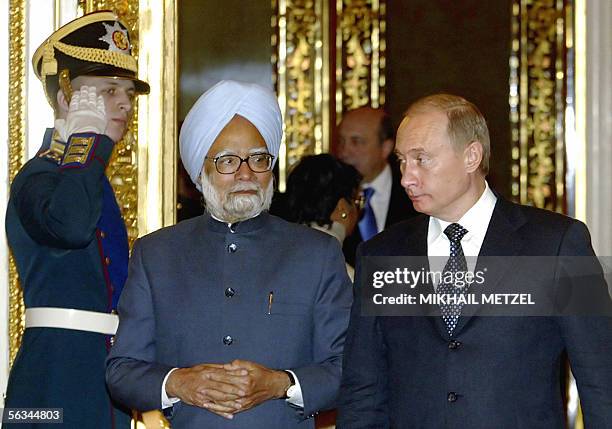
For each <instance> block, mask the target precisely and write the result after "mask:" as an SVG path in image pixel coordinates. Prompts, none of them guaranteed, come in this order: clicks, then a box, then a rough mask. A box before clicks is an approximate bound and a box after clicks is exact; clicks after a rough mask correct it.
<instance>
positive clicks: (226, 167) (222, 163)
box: [205, 153, 274, 174]
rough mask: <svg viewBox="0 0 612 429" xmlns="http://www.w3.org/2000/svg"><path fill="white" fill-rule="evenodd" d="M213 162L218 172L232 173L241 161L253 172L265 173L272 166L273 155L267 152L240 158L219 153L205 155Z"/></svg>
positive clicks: (239, 165)
mask: <svg viewBox="0 0 612 429" xmlns="http://www.w3.org/2000/svg"><path fill="white" fill-rule="evenodd" d="M205 159H209V160H211V161H213V162H214V163H215V168H216V169H217V172H218V173H220V174H234V173H235V172H236V171H238V170H240V167H241V166H242V163H243V162H246V163H247V165H248V166H249V168H250V169H251V171H252V172H253V173H265V172H266V171H270V169H271V168H272V161H274V156H272V155H270V154H269V153H255V154H253V155H249V156H247V157H246V158H241V157H239V156H238V155H221V156H217V157H215V158H211V157H208V156H207V157H206V158H205Z"/></svg>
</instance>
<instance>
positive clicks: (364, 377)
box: [337, 197, 612, 429]
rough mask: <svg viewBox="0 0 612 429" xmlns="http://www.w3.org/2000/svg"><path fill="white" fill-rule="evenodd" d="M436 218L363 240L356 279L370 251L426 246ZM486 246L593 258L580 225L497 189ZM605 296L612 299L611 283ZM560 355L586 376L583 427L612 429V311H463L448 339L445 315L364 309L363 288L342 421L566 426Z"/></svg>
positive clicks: (486, 251)
mask: <svg viewBox="0 0 612 429" xmlns="http://www.w3.org/2000/svg"><path fill="white" fill-rule="evenodd" d="M428 222H429V218H428V216H425V215H421V216H419V217H417V218H414V219H411V220H409V221H407V222H403V223H400V224H398V225H395V226H393V227H391V228H390V229H388V230H386V231H384V232H383V233H381V234H379V235H378V236H376V237H374V238H373V239H372V240H370V241H368V242H366V243H364V244H363V245H362V246H361V247H360V248H359V252H358V260H357V262H358V267H357V268H358V271H357V278H356V282H355V284H356V286H357V287H359V286H360V281H361V279H360V276H361V272H360V271H361V270H360V268H361V267H360V266H361V265H362V264H363V257H366V256H369V255H382V256H394V255H413V256H420V257H424V256H423V255H427V229H428ZM483 255H486V256H506V257H508V259H510V257H511V256H512V255H526V256H530V255H545V256H557V255H587V256H588V255H593V250H592V248H591V244H590V237H589V235H588V231H587V229H586V227H585V226H584V224H582V223H580V222H578V221H576V220H573V219H571V218H568V217H565V216H561V215H558V214H555V213H551V212H547V211H544V210H540V209H535V208H530V207H525V206H519V205H516V204H513V203H510V202H508V201H506V200H504V199H502V198H499V197H498V201H497V203H496V206H495V209H494V212H493V216H492V218H491V222H490V224H489V228H488V230H487V234H486V236H485V239H484V242H483V244H482V248H481V251H480V256H483ZM551 259H552V258H551ZM478 263H479V264H480V259H479V262H478ZM508 265H510V264H508ZM489 274H490V275H491V276H493V278H495V277H497V281H498V282H504V281H506V282H511V283H514V282H516V276H517V274H519V275H520V274H521V273H517V272H516V270H513V269H512V268H511V267H510V266H506V267H502V268H501V269H500V270H498V271H496V272H490V273H489ZM522 274H525V273H522ZM601 293H602V294H601V297H600V298H601V299H602V300H607V302H608V303H609V301H610V297H609V295H608V294H607V290H605V287H604V288H603V290H602V291H601ZM564 353H567V355H568V357H569V361H570V364H571V368H572V371H573V373H574V375H575V377H576V380H577V383H578V389H579V394H580V398H581V403H582V407H583V412H584V419H585V423H586V425H587V427H589V428H606V427H607V428H609V427H610V425H611V424H612V358H611V356H612V319H611V318H609V317H607V318H606V317H577V316H571V317H570V316H568V317H553V316H551V317H483V316H481V315H479V313H476V314H475V315H474V314H471V315H470V314H467V315H465V314H464V313H463V312H462V316H461V318H460V320H459V324H458V326H457V328H456V329H455V332H454V336H453V337H452V338H451V337H449V335H448V334H447V333H446V330H445V326H444V323H443V321H442V320H441V318H440V317H418V316H413V317H365V316H361V297H360V293H359V292H356V300H355V304H354V305H353V309H352V312H351V322H350V325H349V332H348V334H347V340H346V344H345V357H344V372H343V381H342V387H341V392H340V397H339V398H340V399H339V401H340V406H339V412H338V424H337V427H338V428H339V429H342V428H351V429H357V428H377V429H379V428H390V427H391V428H428V429H429V428H456V427H463V428H470V429H471V428H491V427H495V428H509V429H510V428H561V427H565V418H564V406H563V400H562V393H561V391H562V389H561V380H560V374H561V373H562V371H561V362H562V356H563V355H564Z"/></svg>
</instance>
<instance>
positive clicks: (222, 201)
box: [201, 174, 274, 223]
mask: <svg viewBox="0 0 612 429" xmlns="http://www.w3.org/2000/svg"><path fill="white" fill-rule="evenodd" d="M201 180H202V195H203V196H204V201H205V202H206V211H208V213H210V214H211V216H213V217H215V218H217V219H219V220H222V221H224V222H228V223H235V222H241V221H243V220H247V219H251V218H253V217H255V216H257V215H258V214H259V213H261V212H262V211H264V210H268V209H269V208H270V204H272V196H273V195H274V187H273V184H272V180H270V183H269V184H268V188H267V189H266V190H265V191H264V189H263V188H262V187H261V185H260V184H259V183H257V182H240V183H237V184H236V185H234V186H232V187H231V188H230V190H229V191H228V192H227V193H226V194H225V195H223V196H221V195H219V192H217V190H216V189H215V187H214V185H213V184H212V183H211V182H210V179H209V178H208V175H206V174H203V175H202V178H201ZM239 191H256V192H257V193H256V194H254V195H251V194H235V192H239Z"/></svg>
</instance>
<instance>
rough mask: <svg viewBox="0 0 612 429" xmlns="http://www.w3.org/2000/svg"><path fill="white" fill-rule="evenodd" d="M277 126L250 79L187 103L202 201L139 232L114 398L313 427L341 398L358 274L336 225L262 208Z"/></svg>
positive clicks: (188, 162) (179, 422)
mask: <svg viewBox="0 0 612 429" xmlns="http://www.w3.org/2000/svg"><path fill="white" fill-rule="evenodd" d="M281 135H282V119H281V113H280V109H279V107H278V103H277V101H276V96H275V94H274V93H273V92H272V91H270V90H268V89H265V88H263V87H261V86H259V85H255V84H246V83H240V82H235V81H223V82H220V83H218V84H217V85H215V86H214V87H213V88H211V89H210V90H208V91H207V92H206V93H205V94H204V95H203V96H202V97H200V99H199V100H198V101H197V103H196V104H195V105H194V107H193V108H192V109H191V111H190V112H189V115H187V118H186V119H185V122H184V124H183V127H182V129H181V136H180V148H181V157H182V159H183V164H184V165H185V169H186V170H187V172H188V173H189V176H190V177H191V180H192V181H193V182H194V184H195V185H196V186H197V187H198V189H200V190H201V191H202V194H203V196H204V200H205V202H206V210H207V214H205V215H203V216H199V217H196V218H193V219H189V220H187V221H184V222H181V223H179V224H178V225H176V226H173V227H170V228H165V229H162V230H160V231H157V232H155V233H153V234H150V235H148V236H146V237H143V238H141V239H139V240H138V241H137V242H136V244H135V245H134V251H133V253H132V258H131V260H130V269H129V276H128V281H127V283H126V287H125V290H124V294H123V296H122V298H121V301H120V303H119V316H120V324H119V329H118V332H117V337H116V342H115V346H114V347H113V349H112V350H111V354H110V356H109V359H108V361H107V382H108V387H109V390H110V392H111V395H112V396H113V397H114V398H116V399H117V400H118V401H119V402H121V403H123V404H125V405H126V406H128V407H130V408H133V409H138V410H142V411H145V410H151V409H158V408H164V409H165V412H166V414H167V415H168V416H169V417H170V420H171V423H172V427H173V428H176V429H180V428H210V429H214V428H262V429H263V428H313V427H314V419H311V418H309V417H312V416H313V415H314V414H315V413H317V412H318V411H319V410H322V409H327V408H333V406H334V405H335V400H336V397H337V394H338V390H339V387H340V376H341V364H342V350H343V345H344V336H345V332H346V328H347V326H348V318H349V313H350V306H351V303H352V286H351V283H350V280H349V278H348V276H347V273H346V268H345V265H344V258H343V256H342V252H341V249H340V244H339V243H338V241H337V240H336V239H335V238H333V237H331V236H328V235H326V234H322V233H319V232H317V231H314V230H313V229H311V228H308V227H305V226H302V225H297V224H293V223H289V222H285V221H283V220H281V219H279V218H276V217H274V216H271V215H269V214H268V213H266V211H267V209H268V207H269V205H270V201H271V198H272V192H273V190H272V171H271V169H272V166H273V165H274V159H275V158H276V157H277V156H278V150H279V146H280V142H281Z"/></svg>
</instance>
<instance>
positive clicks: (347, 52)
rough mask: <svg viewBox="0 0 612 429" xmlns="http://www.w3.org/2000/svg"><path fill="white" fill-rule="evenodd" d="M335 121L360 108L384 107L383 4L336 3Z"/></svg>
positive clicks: (379, 0)
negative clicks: (345, 113) (348, 111)
mask: <svg viewBox="0 0 612 429" xmlns="http://www.w3.org/2000/svg"><path fill="white" fill-rule="evenodd" d="M336 16H337V26H336V121H337V122H338V121H340V119H341V118H342V113H343V112H345V111H347V110H351V109H355V108H358V107H361V106H366V105H368V106H372V107H381V106H384V104H385V67H386V57H385V51H386V38H385V32H386V18H385V16H386V3H385V1H384V0H337V1H336Z"/></svg>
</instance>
